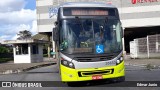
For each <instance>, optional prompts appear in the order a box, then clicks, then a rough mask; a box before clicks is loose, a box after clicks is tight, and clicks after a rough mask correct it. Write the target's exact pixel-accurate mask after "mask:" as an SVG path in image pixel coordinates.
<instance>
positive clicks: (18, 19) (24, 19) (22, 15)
mask: <svg viewBox="0 0 160 90" xmlns="http://www.w3.org/2000/svg"><path fill="white" fill-rule="evenodd" d="M35 19H36V10H29V9H28V10H26V9H21V10H20V11H12V12H5V13H1V12H0V21H1V22H0V25H6V24H21V23H23V24H28V23H31V22H32V21H33V20H35Z"/></svg>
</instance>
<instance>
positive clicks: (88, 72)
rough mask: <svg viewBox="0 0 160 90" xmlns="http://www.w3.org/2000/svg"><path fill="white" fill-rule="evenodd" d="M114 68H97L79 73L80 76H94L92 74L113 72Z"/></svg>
mask: <svg viewBox="0 0 160 90" xmlns="http://www.w3.org/2000/svg"><path fill="white" fill-rule="evenodd" d="M113 72H114V69H107V70H96V71H79V72H78V75H79V77H87V76H92V75H98V74H101V75H108V74H113Z"/></svg>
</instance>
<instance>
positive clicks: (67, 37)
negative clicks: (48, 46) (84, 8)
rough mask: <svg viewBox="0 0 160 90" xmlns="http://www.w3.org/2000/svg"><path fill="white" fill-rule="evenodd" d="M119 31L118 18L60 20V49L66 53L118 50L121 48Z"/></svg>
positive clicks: (95, 52)
mask: <svg viewBox="0 0 160 90" xmlns="http://www.w3.org/2000/svg"><path fill="white" fill-rule="evenodd" d="M121 33H122V32H121V24H120V21H119V20H118V19H75V18H74V19H66V20H61V22H60V51H61V52H64V53H68V54H76V53H90V54H103V53H116V52H120V51H121V50H122V40H121V38H122V37H121ZM97 48H100V50H101V51H98V49H97Z"/></svg>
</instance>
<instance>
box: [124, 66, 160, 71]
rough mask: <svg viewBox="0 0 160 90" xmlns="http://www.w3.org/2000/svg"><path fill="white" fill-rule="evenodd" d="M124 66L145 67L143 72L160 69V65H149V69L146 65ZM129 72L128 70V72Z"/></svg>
mask: <svg viewBox="0 0 160 90" xmlns="http://www.w3.org/2000/svg"><path fill="white" fill-rule="evenodd" d="M125 66H138V67H141V68H142V67H143V68H144V67H145V69H143V70H150V71H151V70H156V69H160V65H151V67H150V68H147V66H148V64H125ZM128 71H129V70H128Z"/></svg>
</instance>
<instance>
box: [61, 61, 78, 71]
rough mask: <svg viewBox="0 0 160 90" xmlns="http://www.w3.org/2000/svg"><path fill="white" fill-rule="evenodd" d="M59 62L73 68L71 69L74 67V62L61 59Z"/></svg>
mask: <svg viewBox="0 0 160 90" xmlns="http://www.w3.org/2000/svg"><path fill="white" fill-rule="evenodd" d="M61 64H62V65H64V66H66V67H69V68H73V69H74V68H75V66H74V64H73V63H72V62H70V61H67V60H61Z"/></svg>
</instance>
